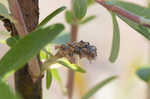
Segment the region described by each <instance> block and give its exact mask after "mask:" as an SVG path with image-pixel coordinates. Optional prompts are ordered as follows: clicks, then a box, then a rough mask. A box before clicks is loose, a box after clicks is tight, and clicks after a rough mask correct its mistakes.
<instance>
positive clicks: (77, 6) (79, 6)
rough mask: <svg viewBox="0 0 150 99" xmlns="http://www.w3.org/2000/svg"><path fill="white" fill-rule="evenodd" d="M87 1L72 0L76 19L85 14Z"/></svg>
mask: <svg viewBox="0 0 150 99" xmlns="http://www.w3.org/2000/svg"><path fill="white" fill-rule="evenodd" d="M86 11H87V1H86V0H73V13H74V15H75V16H76V18H77V19H79V20H80V19H82V18H83V17H84V16H85V15H86Z"/></svg>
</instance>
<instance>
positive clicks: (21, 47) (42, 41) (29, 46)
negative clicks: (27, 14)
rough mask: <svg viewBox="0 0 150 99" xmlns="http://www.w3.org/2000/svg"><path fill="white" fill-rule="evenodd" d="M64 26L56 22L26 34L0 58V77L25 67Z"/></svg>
mask: <svg viewBox="0 0 150 99" xmlns="http://www.w3.org/2000/svg"><path fill="white" fill-rule="evenodd" d="M63 29H64V26H63V25H62V24H55V25H51V26H48V27H45V28H41V29H38V30H36V31H33V32H32V33H30V34H28V35H27V36H25V37H24V38H23V39H21V40H19V42H18V43H17V44H16V45H15V46H13V47H12V48H11V49H10V50H9V51H8V52H7V54H5V56H4V57H3V58H2V59H1V60H0V77H2V78H3V77H4V76H7V75H6V74H7V73H8V72H12V71H16V70H17V69H19V68H21V67H23V65H24V64H25V63H26V62H28V61H29V60H30V59H31V58H32V57H33V56H35V55H36V54H37V53H38V52H39V51H40V49H41V48H43V47H44V46H45V45H46V44H48V43H50V42H51V41H52V40H53V39H54V38H55V37H56V36H57V35H58V34H59V33H60V32H62V31H63Z"/></svg>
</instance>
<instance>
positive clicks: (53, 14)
mask: <svg viewBox="0 0 150 99" xmlns="http://www.w3.org/2000/svg"><path fill="white" fill-rule="evenodd" d="M65 9H66V7H64V6H63V7H60V8H58V9H56V10H55V11H54V12H52V13H51V14H49V15H48V16H47V17H46V18H45V19H44V20H42V22H41V23H40V24H39V25H38V26H37V28H40V27H42V26H44V25H46V24H47V23H48V22H49V21H50V20H51V19H52V18H53V17H55V16H56V15H57V14H59V13H61V12H62V11H64V10H65Z"/></svg>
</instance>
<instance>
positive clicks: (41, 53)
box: [40, 50, 47, 60]
mask: <svg viewBox="0 0 150 99" xmlns="http://www.w3.org/2000/svg"><path fill="white" fill-rule="evenodd" d="M40 59H41V60H46V59H47V54H46V53H45V52H44V51H43V50H41V51H40Z"/></svg>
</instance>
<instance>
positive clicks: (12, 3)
mask: <svg viewBox="0 0 150 99" xmlns="http://www.w3.org/2000/svg"><path fill="white" fill-rule="evenodd" d="M8 3H9V7H10V10H11V14H12V17H13V18H14V20H15V27H16V29H17V31H18V34H19V36H20V37H21V38H23V37H24V36H25V35H27V34H28V31H27V28H26V25H25V22H24V19H23V15H22V12H21V10H20V6H19V3H18V0H8ZM28 65H29V67H28V72H29V73H30V75H31V78H32V80H33V81H36V80H37V79H38V77H39V76H40V67H39V64H38V60H37V58H32V59H31V61H29V62H28Z"/></svg>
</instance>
